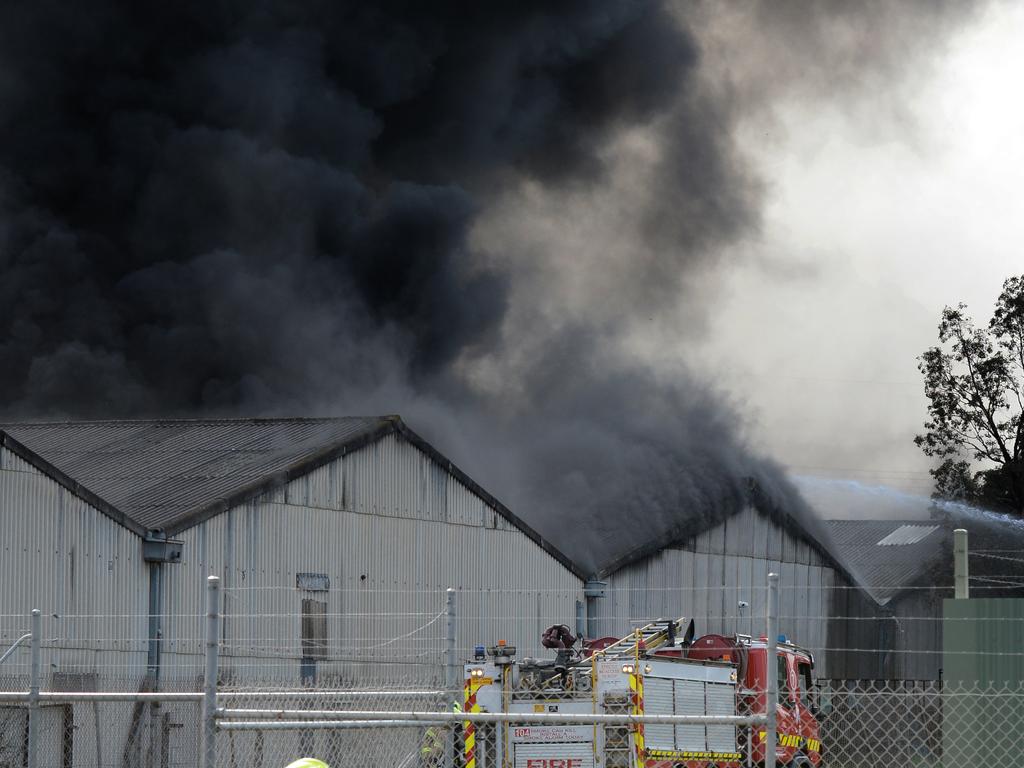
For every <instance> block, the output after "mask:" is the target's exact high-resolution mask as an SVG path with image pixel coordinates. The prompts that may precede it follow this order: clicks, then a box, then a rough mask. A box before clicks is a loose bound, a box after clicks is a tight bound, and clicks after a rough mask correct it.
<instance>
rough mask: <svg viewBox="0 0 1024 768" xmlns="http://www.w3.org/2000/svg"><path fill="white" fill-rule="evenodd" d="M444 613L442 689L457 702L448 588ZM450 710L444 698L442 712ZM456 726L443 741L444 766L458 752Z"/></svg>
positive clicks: (452, 761)
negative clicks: (445, 618) (445, 619)
mask: <svg viewBox="0 0 1024 768" xmlns="http://www.w3.org/2000/svg"><path fill="white" fill-rule="evenodd" d="M444 612H445V615H446V617H447V621H446V623H445V636H444V639H445V670H444V687H445V691H446V694H445V695H446V696H447V697H449V698H452V699H454V700H455V701H458V690H459V688H460V687H461V685H460V684H459V677H461V675H459V673H458V670H456V668H455V633H456V623H455V622H456V619H455V590H454V589H452V588H451V587H448V591H447V593H446V594H445V604H444ZM450 708H451V702H450V701H448V699H447V698H446V699H445V701H444V702H442V704H441V709H442V710H446V711H447V710H448V709H450ZM456 733H457V729H456V726H455V725H454V724H453V725H452V727H451V729H450V733H448V734H447V735H446V737H445V740H444V761H445V765H455V755H456V754H457V753H458V750H457V749H456V746H455V741H456V738H457V736H456Z"/></svg>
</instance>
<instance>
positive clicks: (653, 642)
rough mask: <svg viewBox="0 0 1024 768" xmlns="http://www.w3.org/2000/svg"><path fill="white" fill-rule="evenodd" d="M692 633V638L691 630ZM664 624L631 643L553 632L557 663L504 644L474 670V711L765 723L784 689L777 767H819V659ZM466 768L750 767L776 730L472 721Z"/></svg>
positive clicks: (464, 743) (782, 641)
mask: <svg viewBox="0 0 1024 768" xmlns="http://www.w3.org/2000/svg"><path fill="white" fill-rule="evenodd" d="M683 626H686V627H687V629H686V631H685V632H684V633H683V634H682V635H681V636H680V635H679V634H678V632H679V630H680V629H681V628H682V627H683ZM693 636H694V623H693V621H692V620H690V621H689V622H688V623H687V622H686V620H685V619H676V620H665V619H659V620H657V621H653V622H651V623H649V624H647V625H646V626H643V627H640V628H639V629H636V630H635V631H634V632H632V633H631V634H629V635H627V636H626V637H623V638H610V637H606V638H600V639H597V640H592V641H584V640H582V639H581V638H577V637H575V636H574V635H573V634H572V632H571V630H570V629H569V627H567V626H565V625H555V626H553V627H549V628H548V629H547V630H546V631H545V633H544V636H543V639H542V642H543V644H544V646H545V647H546V648H551V649H553V650H555V651H556V658H555V659H554V660H542V659H532V658H524V659H522V660H520V661H518V662H517V661H515V648H514V647H512V646H508V645H506V644H505V643H504V642H503V641H499V643H498V644H497V645H495V646H493V647H490V648H485V647H484V646H477V647H476V649H475V654H474V656H475V658H474V659H473V660H472V661H471V662H470V663H468V664H466V665H465V678H464V686H463V699H464V700H463V711H465V712H508V713H548V712H558V713H562V714H567V715H572V714H632V715H716V716H717V715H760V714H764V712H765V711H766V710H765V703H766V698H767V693H766V690H767V680H768V675H769V674H773V675H776V681H777V683H778V688H777V690H778V701H777V703H776V711H777V723H778V725H777V748H776V755H777V764H778V765H780V766H791V767H792V768H819V766H821V765H822V750H823V747H822V743H821V737H820V728H819V717H822V716H823V715H824V709H825V708H826V705H825V702H821V701H819V695H818V692H817V690H816V688H815V685H814V679H813V676H812V670H813V669H814V657H813V656H812V655H811V653H809V652H808V651H806V650H804V649H802V648H800V647H799V646H797V645H794V644H793V643H790V642H788V641H787V639H786V638H785V637H784V636H780V637H779V640H778V645H777V655H776V659H775V661H774V663H772V664H769V660H768V654H767V650H768V644H767V642H766V638H764V637H761V638H753V637H750V636H748V635H739V634H737V635H733V636H725V635H714V634H710V635H704V636H703V637H700V638H697V639H696V640H695V639H694V637H693ZM458 742H459V749H458V750H457V752H459V754H457V755H456V761H455V762H456V764H457V768H505V767H506V766H507V767H508V768H708V767H709V766H714V768H741V767H743V766H756V765H763V764H764V758H765V729H764V726H755V727H749V726H743V727H737V726H736V725H730V724H704V723H702V724H685V725H680V724H664V725H663V724H649V723H648V724H639V723H638V724H628V723H627V724H623V725H618V724H616V725H608V724H602V725H591V724H587V725H582V724H577V725H571V724H570V725H547V724H545V725H516V724H507V723H486V724H481V725H474V724H472V723H469V722H467V723H464V724H463V726H462V733H461V739H459V740H458Z"/></svg>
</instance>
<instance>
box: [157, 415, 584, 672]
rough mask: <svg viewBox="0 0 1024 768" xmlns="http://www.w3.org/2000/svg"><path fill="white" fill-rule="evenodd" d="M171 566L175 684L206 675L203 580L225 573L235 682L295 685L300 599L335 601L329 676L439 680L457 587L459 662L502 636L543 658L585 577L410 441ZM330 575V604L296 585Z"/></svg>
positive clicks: (213, 528)
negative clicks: (548, 631)
mask: <svg viewBox="0 0 1024 768" xmlns="http://www.w3.org/2000/svg"><path fill="white" fill-rule="evenodd" d="M179 538H181V539H183V540H184V562H183V563H182V564H181V565H176V566H173V567H171V568H169V569H167V572H168V579H167V581H166V583H165V606H166V609H165V610H166V612H167V613H168V614H169V618H168V620H167V622H166V625H165V630H164V637H165V638H167V644H166V646H165V655H164V669H165V675H166V676H176V677H186V678H187V677H190V676H192V675H195V674H198V672H199V669H200V666H201V662H200V659H199V657H198V653H199V651H200V638H201V626H200V623H199V621H198V620H197V619H196V618H194V617H196V616H198V615H199V614H201V613H202V610H203V609H202V606H203V602H202V601H203V586H202V582H203V579H204V578H205V576H206V575H207V574H209V573H214V574H217V575H219V576H221V577H222V579H223V584H224V586H225V597H226V600H225V607H226V612H227V615H228V618H227V620H226V628H225V642H226V645H227V648H228V652H229V653H230V654H233V655H234V657H235V658H234V659H233V660H232V661H231V662H230V663H229V664H227V665H226V666H229V667H231V668H232V669H233V670H234V674H235V675H236V677H237V679H238V680H239V681H240V682H242V681H245V680H254V681H255V680H258V679H261V678H269V677H280V678H282V679H290V680H294V679H296V676H297V674H298V669H299V657H300V655H301V654H300V634H301V630H300V613H301V603H302V599H303V598H304V597H305V598H311V599H315V600H325V601H326V602H327V613H328V632H327V634H328V639H327V642H328V649H327V656H328V657H329V659H330V660H329V661H327V662H321V663H320V664H319V669H318V674H319V675H320V676H321V677H331V676H333V677H334V678H336V679H337V680H338V681H339V682H341V681H345V682H347V683H351V682H358V680H359V679H360V678H361V677H363V678H365V677H367V676H378V675H379V674H380V668H381V665H383V664H385V663H386V664H387V665H388V668H389V672H388V674H389V676H391V677H393V676H394V675H395V674H398V673H401V674H402V676H405V677H409V678H417V679H426V678H436V677H437V675H438V674H439V673H440V668H439V666H438V662H439V661H440V659H441V652H442V650H443V647H444V635H445V626H444V617H443V616H441V617H439V614H440V613H441V612H442V611H443V609H444V602H445V593H444V590H445V589H446V588H447V587H454V588H456V589H458V590H459V594H458V607H457V611H458V614H459V620H458V627H459V635H458V646H459V651H458V653H459V656H460V658H461V657H463V656H466V655H468V654H469V653H470V651H471V649H472V646H473V645H474V644H476V643H487V644H491V643H493V642H494V641H496V640H498V639H499V638H500V639H505V640H507V641H508V642H509V643H510V644H512V643H514V644H517V645H518V646H519V648H520V654H521V655H522V654H523V653H540V652H541V649H540V645H539V638H540V634H541V632H542V630H543V629H544V628H545V627H546V626H548V625H549V624H552V623H556V622H565V623H568V624H572V623H573V620H574V611H575V603H576V600H578V599H582V593H581V586H582V585H581V582H580V580H579V579H578V578H576V577H575V576H574V575H573V574H572V573H571V572H570V571H569V570H567V569H566V568H565V567H564V566H563V565H561V564H560V563H559V562H558V561H557V560H555V559H554V558H553V557H551V556H550V555H548V554H547V553H546V552H544V551H543V550H542V549H541V548H540V547H539V546H537V545H536V544H535V543H534V542H533V541H531V540H530V539H529V538H528V537H527V536H526V535H525V534H523V533H522V532H520V531H519V530H518V529H517V528H515V527H514V526H513V525H511V524H510V523H508V522H507V521H506V520H505V519H504V518H503V517H501V516H500V515H499V514H498V513H497V512H496V511H495V510H494V509H492V508H490V507H489V506H488V505H487V504H485V503H484V502H483V500H481V499H480V498H479V497H478V496H476V495H474V494H473V493H471V492H470V491H469V489H467V488H466V487H465V486H464V485H462V484H461V483H460V482H458V480H456V479H455V478H454V477H453V476H452V475H451V473H450V472H448V471H447V469H446V468H444V467H442V466H440V465H438V464H437V463H435V462H434V461H433V460H432V459H430V458H429V457H428V456H426V455H425V454H423V453H422V452H421V451H419V450H418V449H417V448H415V447H414V446H412V445H410V444H409V443H407V442H405V441H404V440H403V439H401V438H400V437H398V436H395V435H391V436H387V437H385V438H383V439H381V440H379V441H377V442H375V443H372V444H370V445H368V446H366V447H364V448H361V449H359V450H358V451H356V452H353V453H352V454H349V455H347V456H344V457H342V458H339V459H337V460H335V461H333V462H331V463H329V464H327V465H325V466H323V467H321V468H319V469H317V470H315V471H314V472H311V473H309V474H308V475H305V476H303V477H301V478H298V479H296V480H295V481H293V482H291V483H290V484H288V485H287V486H285V487H283V488H281V489H280V490H278V491H276V492H274V493H272V494H268V495H267V496H266V497H264V498H261V499H257V500H254V501H252V502H250V503H247V504H245V505H243V506H241V507H238V508H235V509H233V510H230V511H229V512H227V513H224V514H221V515H218V516H216V517H214V518H212V519H210V520H208V521H206V522H204V523H202V524H200V525H198V526H196V527H195V528H192V529H189V530H187V531H185V532H183V533H182V534H181V535H180V536H179ZM297 573H318V574H326V575H327V576H329V578H330V589H329V591H328V592H326V593H322V592H310V591H306V590H299V589H297V588H296V574H297Z"/></svg>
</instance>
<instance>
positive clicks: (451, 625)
mask: <svg viewBox="0 0 1024 768" xmlns="http://www.w3.org/2000/svg"><path fill="white" fill-rule="evenodd" d="M444 612H445V616H446V617H447V622H446V624H445V636H444V639H445V674H444V687H445V689H446V690H447V691H449V692H450V693H453V694H454V691H455V690H456V686H457V685H458V681H459V676H458V674H457V673H456V670H455V590H454V589H452V588H451V587H448V592H447V593H446V597H445V606H444Z"/></svg>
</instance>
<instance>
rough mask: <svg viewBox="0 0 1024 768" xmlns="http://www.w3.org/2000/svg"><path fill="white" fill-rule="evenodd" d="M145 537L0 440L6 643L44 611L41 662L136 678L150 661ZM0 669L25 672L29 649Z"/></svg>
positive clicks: (1, 623) (0, 569)
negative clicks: (34, 614)
mask: <svg viewBox="0 0 1024 768" xmlns="http://www.w3.org/2000/svg"><path fill="white" fill-rule="evenodd" d="M146 569H147V566H146V564H145V563H144V562H143V561H142V546H141V541H140V539H139V537H138V536H137V535H136V534H135V533H133V532H132V531H129V530H128V529H126V528H124V527H122V526H121V525H119V524H118V523H116V522H114V521H113V520H111V519H110V518H109V517H107V516H106V515H104V514H103V513H101V512H100V511H98V510H96V509H94V508H93V507H91V506H89V505H88V504H87V503H86V502H84V501H82V500H81V499H79V498H78V497H77V496H75V495H74V494H72V493H71V492H70V491H68V490H66V489H65V488H63V487H62V486H61V485H59V484H58V483H56V482H54V481H53V480H51V479H50V478H49V477H47V476H46V475H44V474H43V473H42V472H40V471H39V470H37V469H36V468H35V467H33V466H32V465H31V464H29V463H28V462H26V461H24V460H23V459H21V458H20V457H19V456H17V455H15V454H14V453H12V452H10V451H9V450H7V449H6V448H3V447H0V584H3V585H4V587H3V589H0V647H2V648H6V647H7V646H8V645H9V644H10V642H13V641H14V640H15V639H17V637H18V636H20V635H21V634H22V633H23V632H27V631H28V629H29V617H28V614H29V612H30V611H31V610H32V609H33V608H39V609H40V610H41V611H42V612H43V637H44V638H46V639H47V641H48V642H47V643H46V645H44V651H43V669H44V670H49V672H50V673H51V674H58V673H65V674H82V673H90V674H91V673H102V674H104V675H106V676H108V677H109V678H111V679H112V680H114V679H118V678H120V679H124V680H125V681H132V680H136V679H137V678H138V676H139V675H141V674H143V673H145V669H146V630H147V619H146V612H147V597H146V588H147V584H148V581H147V575H146ZM16 653H18V654H19V655H18V656H17V657H15V658H12V659H11V660H8V661H7V662H6V663H5V664H4V667H3V668H0V673H2V674H3V675H11V674H13V673H18V674H20V673H22V672H26V673H27V664H28V651H27V650H25V651H18V652H16Z"/></svg>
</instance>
